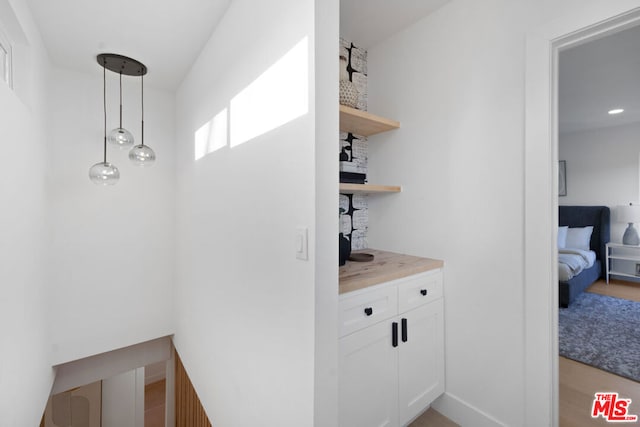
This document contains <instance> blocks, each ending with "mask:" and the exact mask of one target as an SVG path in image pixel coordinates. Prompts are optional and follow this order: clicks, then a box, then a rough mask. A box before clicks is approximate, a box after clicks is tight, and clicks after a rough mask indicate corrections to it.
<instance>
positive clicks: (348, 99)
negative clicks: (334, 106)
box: [339, 56, 358, 108]
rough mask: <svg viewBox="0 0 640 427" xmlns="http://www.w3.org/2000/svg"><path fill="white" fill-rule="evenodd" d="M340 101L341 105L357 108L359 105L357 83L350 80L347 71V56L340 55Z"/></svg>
mask: <svg viewBox="0 0 640 427" xmlns="http://www.w3.org/2000/svg"><path fill="white" fill-rule="evenodd" d="M339 95H340V97H339V101H340V104H341V105H346V106H347V107H351V108H356V105H358V89H356V85H355V84H354V83H353V82H352V81H350V80H349V73H348V72H347V58H346V57H344V56H340V92H339Z"/></svg>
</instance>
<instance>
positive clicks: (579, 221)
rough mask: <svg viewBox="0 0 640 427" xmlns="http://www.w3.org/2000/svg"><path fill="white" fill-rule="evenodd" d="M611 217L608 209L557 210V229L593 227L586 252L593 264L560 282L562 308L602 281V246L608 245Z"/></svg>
mask: <svg viewBox="0 0 640 427" xmlns="http://www.w3.org/2000/svg"><path fill="white" fill-rule="evenodd" d="M610 216H611V214H610V211H609V208H608V207H607V206H560V207H559V211H558V225H559V226H568V227H570V228H576V227H588V226H592V227H593V231H592V233H591V240H590V243H589V248H590V249H591V250H592V251H593V252H594V253H595V262H594V263H593V265H592V266H591V267H590V268H585V269H584V270H582V271H581V272H580V273H579V274H578V275H576V276H574V277H572V278H571V279H569V280H565V281H560V282H559V295H560V306H561V307H568V306H569V304H571V303H572V302H573V301H574V300H575V299H576V297H577V296H578V295H580V294H581V293H582V292H584V290H585V289H586V288H588V287H589V286H590V285H591V284H592V283H593V282H595V281H596V280H598V279H599V278H600V277H605V274H606V272H605V268H606V266H605V259H606V248H605V245H606V244H607V243H608V242H609V236H610ZM559 269H560V266H559Z"/></svg>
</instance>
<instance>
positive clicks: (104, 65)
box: [102, 59, 107, 163]
mask: <svg viewBox="0 0 640 427" xmlns="http://www.w3.org/2000/svg"><path fill="white" fill-rule="evenodd" d="M102 101H103V104H102V108H103V111H104V162H105V163H107V60H106V59H105V60H104V61H103V63H102Z"/></svg>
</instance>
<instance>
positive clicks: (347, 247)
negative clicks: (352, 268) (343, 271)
mask: <svg viewBox="0 0 640 427" xmlns="http://www.w3.org/2000/svg"><path fill="white" fill-rule="evenodd" d="M339 241H340V247H339V249H340V259H339V262H338V265H345V263H346V262H347V259H349V255H351V242H350V241H349V239H347V238H346V237H344V234H343V233H340V234H339Z"/></svg>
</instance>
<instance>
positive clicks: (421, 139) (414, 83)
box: [369, 0, 637, 426]
mask: <svg viewBox="0 0 640 427" xmlns="http://www.w3.org/2000/svg"><path fill="white" fill-rule="evenodd" d="M585 3H589V5H594V4H596V3H598V1H592V2H575V1H571V0H565V1H560V2H558V1H555V2H550V1H548V2H540V1H533V0H527V1H520V2H512V1H506V0H492V1H488V2H475V1H472V0H457V1H454V2H451V3H448V4H447V5H445V6H444V7H443V8H441V9H439V10H438V11H436V13H434V14H433V15H431V16H429V17H427V18H426V19H423V20H422V21H420V22H418V23H417V24H415V25H413V26H411V27H409V28H407V29H406V30H404V31H402V32H401V33H399V34H397V35H395V36H394V37H391V38H390V39H388V40H386V41H385V42H383V43H381V44H380V45H378V46H374V47H372V48H370V49H369V110H370V111H371V112H374V113H377V114H382V115H385V116H388V117H391V118H394V119H397V120H399V121H400V122H401V129H399V130H398V131H394V132H392V133H388V134H383V135H380V136H378V137H372V138H370V143H369V147H370V156H369V174H370V180H371V181H372V182H379V183H389V184H401V185H402V186H403V192H402V193H401V194H398V195H392V196H384V197H372V198H370V202H369V203H370V224H369V242H370V246H371V247H377V248H384V249H389V250H395V251H399V252H407V253H413V254H416V255H421V256H428V257H434V258H441V259H444V260H445V311H446V313H445V322H446V375H447V376H446V381H447V385H446V390H447V393H446V396H445V397H444V398H443V399H441V400H440V401H438V402H437V403H436V408H438V409H439V410H441V411H443V412H444V413H445V414H446V415H447V416H449V417H451V418H452V419H454V420H456V421H458V422H459V423H462V424H463V425H478V426H481V425H513V426H515V425H525V424H526V423H531V424H532V425H534V424H535V422H533V421H532V420H535V419H545V418H546V416H547V414H548V409H549V408H547V407H540V408H539V410H540V411H541V412H539V413H533V412H532V413H528V414H525V412H526V411H525V406H526V405H525V402H526V396H527V393H529V392H530V391H529V388H530V387H533V386H534V385H533V384H527V383H525V376H524V374H525V368H526V360H527V358H529V359H530V360H547V359H548V357H549V355H548V354H547V353H544V354H534V353H535V351H536V350H541V351H544V349H543V348H540V349H532V353H531V354H525V338H526V337H525V336H524V333H525V313H524V312H525V300H524V295H525V292H524V291H525V289H524V274H525V271H524V252H523V248H524V243H525V242H524V221H525V212H524V208H523V207H524V196H523V193H524V158H525V155H526V153H525V150H524V134H525V122H524V105H525V99H524V91H525V74H524V71H525V46H526V45H525V39H526V36H527V34H528V32H530V31H535V30H536V29H538V28H539V27H540V26H542V25H546V24H548V23H550V22H551V21H553V20H554V19H559V18H561V17H563V16H569V15H570V14H571V15H573V16H575V15H576V14H578V15H579V14H580V11H581V10H582V8H583V7H585ZM636 157H637V156H636ZM549 250H551V248H549ZM540 314H543V313H542V312H541V313H540ZM544 325H545V323H544V322H541V323H540V327H541V328H544V327H545V326H544ZM541 333H543V334H544V333H545V331H543V332H541ZM546 333H547V334H548V332H546ZM548 374H549V372H547V371H545V372H541V373H540V375H548ZM547 384H548V383H547ZM550 389H551V387H549V388H548V390H550ZM543 401H544V400H543ZM536 417H539V418H536ZM540 425H541V424H540Z"/></svg>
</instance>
